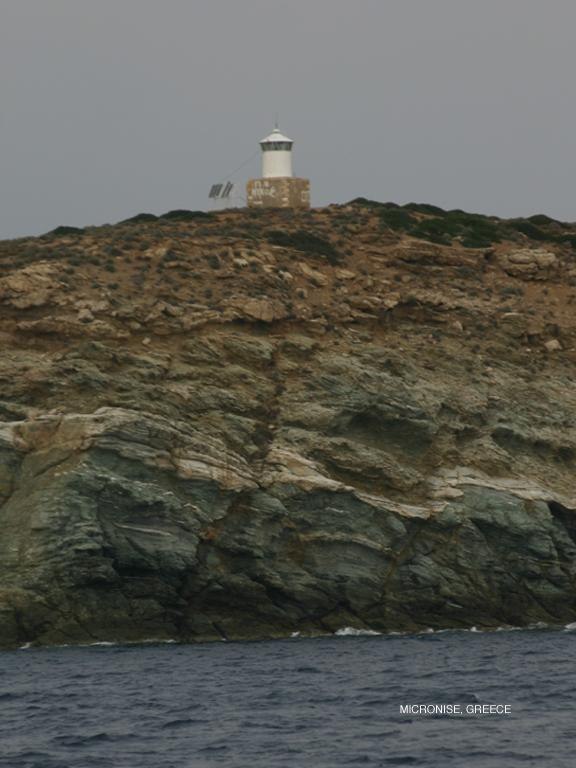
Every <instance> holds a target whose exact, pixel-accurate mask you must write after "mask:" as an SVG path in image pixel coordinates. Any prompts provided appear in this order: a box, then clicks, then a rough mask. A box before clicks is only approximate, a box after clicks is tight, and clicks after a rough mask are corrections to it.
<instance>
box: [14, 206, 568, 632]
mask: <svg viewBox="0 0 576 768" xmlns="http://www.w3.org/2000/svg"><path fill="white" fill-rule="evenodd" d="M411 216H412V217H415V220H416V222H417V223H416V224H415V225H413V226H418V227H420V228H421V227H422V226H423V223H424V224H426V222H427V219H426V216H424V215H423V214H416V213H412V214H411ZM418 217H420V218H418ZM420 219H421V220H420ZM548 226H549V227H552V229H550V240H549V242H543V238H541V237H540V238H539V239H538V241H537V242H532V241H531V240H530V238H529V237H527V236H526V235H525V234H522V233H519V232H518V231H514V232H511V231H509V230H506V231H505V235H504V236H502V237H500V238H499V239H498V240H497V242H496V243H494V244H492V245H491V246H490V247H475V248H471V247H465V246H464V245H463V243H462V242H459V241H458V240H457V239H456V240H452V241H451V242H450V243H430V242H427V241H424V240H422V239H420V238H416V237H414V236H413V235H411V234H407V233H406V232H399V231H397V230H394V229H393V228H390V227H389V226H387V224H386V221H385V220H384V221H383V219H382V216H381V215H380V214H379V210H378V209H377V208H374V207H373V206H367V205H364V204H361V203H357V204H355V205H350V206H344V207H341V206H334V207H331V208H328V209H323V210H318V211H310V212H307V213H304V212H303V213H295V214H292V215H291V216H286V215H285V214H282V213H273V212H271V213H268V212H246V211H241V212H222V213H219V214H213V215H211V216H208V217H199V218H198V220H189V221H186V220H184V221H182V220H175V221H170V220H167V221H137V222H129V223H126V224H123V225H117V226H116V227H103V228H93V229H87V230H84V231H82V232H79V233H64V234H53V235H49V236H45V237H43V238H35V239H33V238H31V239H26V240H22V241H12V242H10V243H0V267H1V271H0V341H1V343H2V354H1V357H0V381H1V385H2V386H1V393H0V397H1V401H0V419H1V421H0V456H1V461H0V531H1V535H0V645H2V646H6V647H10V646H15V645H22V644H24V643H30V642H32V643H64V642H65V643H68V642H92V641H96V640H120V641H122V640H143V639H149V638H156V639H162V638H164V639H166V638H175V639H180V640H186V641H187V640H191V641H192V640H206V639H219V638H228V639H236V638H256V637H275V636H285V635H288V634H290V633H293V632H301V633H322V632H330V631H335V630H337V629H339V628H342V627H345V626H354V627H358V628H370V629H373V630H378V631H393V630H394V631H401V630H407V631H410V630H418V629H422V628H425V627H437V628H438V627H469V626H472V625H475V626H481V627H494V626H498V625H502V624H513V625H526V624H530V623H533V622H539V621H541V622H546V623H568V622H572V621H574V620H576V590H575V583H576V582H575V579H576V514H575V513H574V511H573V510H574V509H576V489H575V487H574V469H575V466H576V462H575V459H576V428H575V423H576V422H575V413H576V410H575V409H576V382H575V380H574V377H573V373H574V360H575V355H576V350H575V347H576V343H575V342H576V329H575V323H574V318H573V310H572V307H573V302H574V299H575V297H576V287H575V286H574V283H575V282H576V279H575V274H573V272H574V266H573V264H574V256H573V247H572V244H571V242H570V240H569V237H571V236H572V234H571V229H570V228H569V227H567V226H564V225H556V224H554V225H548ZM547 231H548V230H547ZM279 233H280V234H279ZM303 233H304V234H303ZM305 235H306V236H307V237H308V239H306V237H305ZM475 245H476V244H475Z"/></svg>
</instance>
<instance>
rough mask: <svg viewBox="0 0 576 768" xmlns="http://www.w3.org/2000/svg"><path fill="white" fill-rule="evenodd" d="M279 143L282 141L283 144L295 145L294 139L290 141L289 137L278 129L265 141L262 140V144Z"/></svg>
mask: <svg viewBox="0 0 576 768" xmlns="http://www.w3.org/2000/svg"><path fill="white" fill-rule="evenodd" d="M277 141H280V142H282V143H289V144H293V143H294V142H293V141H292V139H289V138H288V136H285V135H284V134H283V133H282V132H281V131H280V130H279V129H278V128H274V130H273V131H272V133H271V134H269V135H268V136H266V138H265V139H262V141H261V142H260V144H272V143H276V142H277Z"/></svg>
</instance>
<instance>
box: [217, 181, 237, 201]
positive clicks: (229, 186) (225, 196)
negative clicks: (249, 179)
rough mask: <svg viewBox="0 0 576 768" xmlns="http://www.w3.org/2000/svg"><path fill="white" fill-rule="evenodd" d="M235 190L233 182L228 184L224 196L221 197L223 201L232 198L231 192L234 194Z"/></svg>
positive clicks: (223, 191) (223, 192)
mask: <svg viewBox="0 0 576 768" xmlns="http://www.w3.org/2000/svg"><path fill="white" fill-rule="evenodd" d="M233 188H234V184H232V182H231V181H229V182H227V183H226V186H225V187H224V189H223V190H222V194H221V195H220V197H221V198H222V199H224V198H228V197H230V192H232V189H233Z"/></svg>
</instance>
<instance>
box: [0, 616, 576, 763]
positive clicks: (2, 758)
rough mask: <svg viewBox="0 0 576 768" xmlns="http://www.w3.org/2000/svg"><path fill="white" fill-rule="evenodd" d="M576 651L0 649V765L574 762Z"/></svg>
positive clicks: (299, 642)
mask: <svg viewBox="0 0 576 768" xmlns="http://www.w3.org/2000/svg"><path fill="white" fill-rule="evenodd" d="M571 629H572V630H574V629H575V628H574V627H572V628H571ZM575 644H576V632H575V631H570V628H568V629H565V630H547V629H533V630H521V631H508V630H505V631H501V632H464V631H462V632H456V631H455V632H440V633H433V632H428V633H422V634H418V635H387V636H374V635H367V636H362V635H358V633H357V632H353V631H343V632H341V633H340V635H339V636H337V637H329V638H318V639H306V638H299V637H294V638H292V639H287V640H276V641H266V642H249V643H224V642H223V643H211V644H202V645H170V644H166V645H160V644H145V645H138V646H109V645H101V646H93V647H83V648H72V647H70V648H67V647H64V648H52V649H28V650H20V651H13V652H4V653H0V766H2V768H69V767H70V768H188V767H190V768H209V767H212V766H226V767H228V766H229V767H230V768H334V767H335V766H383V767H384V766H431V767H432V766H433V767H434V768H446V767H450V766H454V767H456V766H457V767H458V768H488V767H490V768H516V766H518V767H520V766H538V768H543V767H544V766H551V767H552V766H553V767H554V768H564V767H566V768H569V767H570V768H573V766H575V765H576V712H575V706H574V705H575V700H576V694H575V687H576V654H575V650H576V646H575ZM428 705H436V706H434V707H433V710H434V711H436V712H440V713H444V714H426V711H427V710H426V707H428ZM489 705H495V706H500V707H504V706H506V707H508V709H507V710H506V712H507V713H506V714H494V713H492V714H489V713H483V710H487V708H488V707H489ZM456 706H458V707H459V710H455V709H454V707H456ZM430 711H432V710H430ZM455 711H456V712H458V713H457V714H454V712H455ZM499 711H500V712H503V710H502V709H501V710H499ZM446 712H449V713H450V714H445V713H446Z"/></svg>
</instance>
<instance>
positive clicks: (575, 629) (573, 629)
mask: <svg viewBox="0 0 576 768" xmlns="http://www.w3.org/2000/svg"><path fill="white" fill-rule="evenodd" d="M564 629H565V630H566V632H576V621H574V622H573V623H572V624H566V626H565V627H564Z"/></svg>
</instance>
